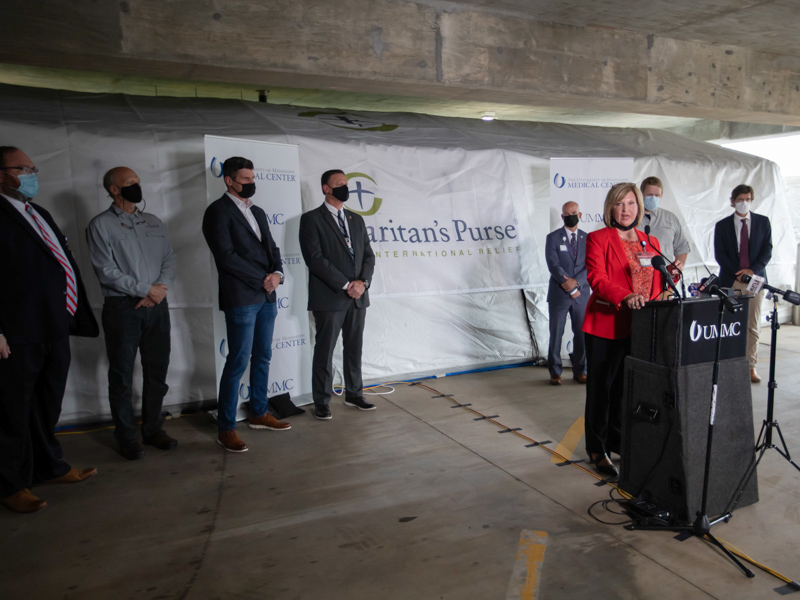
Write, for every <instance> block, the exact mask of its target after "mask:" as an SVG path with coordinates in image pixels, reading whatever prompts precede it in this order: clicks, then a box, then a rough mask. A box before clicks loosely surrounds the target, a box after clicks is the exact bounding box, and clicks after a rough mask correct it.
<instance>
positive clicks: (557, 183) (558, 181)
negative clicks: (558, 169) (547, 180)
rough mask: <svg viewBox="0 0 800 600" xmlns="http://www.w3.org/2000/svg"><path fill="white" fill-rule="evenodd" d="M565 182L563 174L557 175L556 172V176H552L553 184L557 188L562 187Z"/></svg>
mask: <svg viewBox="0 0 800 600" xmlns="http://www.w3.org/2000/svg"><path fill="white" fill-rule="evenodd" d="M566 182H567V181H566V179H564V176H563V175H559V174H558V173H556V176H555V177H553V185H555V186H556V187H557V188H562V187H564V184H565V183H566Z"/></svg>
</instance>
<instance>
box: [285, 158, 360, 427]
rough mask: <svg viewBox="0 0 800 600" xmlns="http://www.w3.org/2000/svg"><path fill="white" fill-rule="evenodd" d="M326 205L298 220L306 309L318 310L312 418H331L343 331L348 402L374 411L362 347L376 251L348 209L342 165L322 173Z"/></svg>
mask: <svg viewBox="0 0 800 600" xmlns="http://www.w3.org/2000/svg"><path fill="white" fill-rule="evenodd" d="M322 192H323V193H324V194H325V202H323V203H322V206H320V207H318V208H315V209H314V210H312V211H309V212H307V213H305V214H304V215H303V216H302V217H301V218H300V249H301V250H302V252H303V258H304V259H305V262H306V266H307V267H308V310H310V311H312V312H313V314H314V323H315V325H316V330H317V334H316V337H315V340H314V358H313V361H312V375H311V394H312V398H313V400H314V416H315V417H316V418H317V419H323V420H327V419H330V418H331V411H330V408H329V404H330V400H331V391H332V388H333V350H334V348H335V347H336V340H337V339H338V338H339V333H340V332H341V333H342V342H343V345H344V382H345V400H344V403H345V404H346V405H347V406H353V407H356V408H359V409H361V410H373V409H374V408H375V405H374V404H371V403H370V402H367V401H366V400H364V396H363V393H364V390H363V383H362V380H361V348H362V343H363V338H364V322H365V319H366V315H367V307H368V306H369V292H368V290H369V286H370V281H371V279H372V273H373V271H374V270H375V254H374V253H373V252H372V247H371V246H370V244H369V236H368V235H367V228H366V226H365V225H364V219H362V218H361V216H359V215H357V214H355V213H353V212H351V211H347V210H344V203H345V202H346V201H347V199H348V197H349V191H348V189H347V177H345V175H344V172H343V171H340V170H338V169H336V170H331V171H326V172H325V173H323V175H322Z"/></svg>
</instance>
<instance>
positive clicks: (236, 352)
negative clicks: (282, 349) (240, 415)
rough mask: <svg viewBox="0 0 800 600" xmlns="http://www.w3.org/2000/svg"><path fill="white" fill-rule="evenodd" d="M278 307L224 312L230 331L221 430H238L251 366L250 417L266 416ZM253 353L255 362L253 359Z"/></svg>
mask: <svg viewBox="0 0 800 600" xmlns="http://www.w3.org/2000/svg"><path fill="white" fill-rule="evenodd" d="M277 314H278V305H277V304H276V303H275V302H264V303H262V304H251V305H250V306H237V307H236V308H229V309H227V310H226V311H225V328H226V329H227V332H228V356H227V358H226V359H225V368H224V369H223V370H222V379H221V380H220V382H219V406H218V408H217V410H218V413H217V425H218V427H219V430H220V431H221V432H222V431H230V430H231V429H236V407H237V405H238V404H239V385H240V383H241V381H242V375H244V372H245V370H246V369H247V364H248V362H252V364H251V366H250V415H251V416H253V417H260V416H262V415H265V414H267V409H268V404H267V388H268V387H269V361H270V359H271V358H272V332H273V330H274V329H275V317H276V316H277ZM251 354H252V359H251Z"/></svg>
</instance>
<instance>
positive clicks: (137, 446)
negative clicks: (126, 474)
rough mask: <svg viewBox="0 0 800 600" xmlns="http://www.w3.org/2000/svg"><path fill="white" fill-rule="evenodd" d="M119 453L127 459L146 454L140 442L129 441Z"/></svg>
mask: <svg viewBox="0 0 800 600" xmlns="http://www.w3.org/2000/svg"><path fill="white" fill-rule="evenodd" d="M119 453H120V454H122V456H124V457H125V458H127V459H128V460H139V459H140V458H144V457H145V456H147V450H145V449H144V446H143V445H142V443H141V442H130V443H128V444H125V445H124V446H123V447H122V450H120V451H119Z"/></svg>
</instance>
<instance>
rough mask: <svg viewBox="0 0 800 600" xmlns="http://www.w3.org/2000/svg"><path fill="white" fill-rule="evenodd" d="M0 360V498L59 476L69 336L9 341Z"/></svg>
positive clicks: (62, 468) (62, 471) (64, 466)
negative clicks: (59, 433) (44, 340)
mask: <svg viewBox="0 0 800 600" xmlns="http://www.w3.org/2000/svg"><path fill="white" fill-rule="evenodd" d="M9 346H10V348H11V354H10V355H9V357H8V358H6V359H0V498H7V497H8V496H11V495H12V494H15V493H16V492H18V491H20V490H22V489H25V488H30V487H33V486H34V485H36V484H37V483H41V482H43V481H47V480H48V479H52V478H54V477H60V476H61V475H65V474H66V473H67V472H68V471H69V469H70V466H69V465H68V464H67V463H66V462H64V461H63V460H62V457H63V453H62V451H61V444H59V442H58V440H57V439H56V436H55V429H56V423H58V418H59V417H60V416H61V402H62V400H63V399H64V389H65V388H66V386H67V374H68V373H69V363H70V348H69V337H64V338H63V339H61V340H59V341H57V342H54V343H48V344H21V345H18V344H9Z"/></svg>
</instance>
